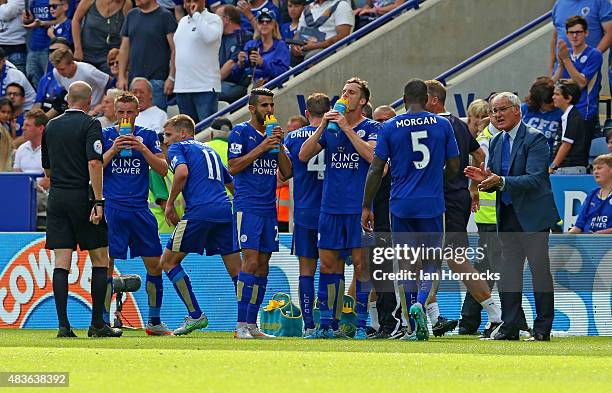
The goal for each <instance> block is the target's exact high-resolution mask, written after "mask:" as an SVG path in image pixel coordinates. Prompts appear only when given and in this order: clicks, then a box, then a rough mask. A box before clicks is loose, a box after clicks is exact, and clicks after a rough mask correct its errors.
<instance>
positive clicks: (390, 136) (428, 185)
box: [374, 112, 459, 218]
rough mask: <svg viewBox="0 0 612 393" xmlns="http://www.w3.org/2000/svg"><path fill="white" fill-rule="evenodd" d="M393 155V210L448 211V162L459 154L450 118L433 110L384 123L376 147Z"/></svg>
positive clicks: (423, 214) (410, 214)
mask: <svg viewBox="0 0 612 393" xmlns="http://www.w3.org/2000/svg"><path fill="white" fill-rule="evenodd" d="M374 153H375V154H376V156H377V157H378V158H380V159H381V160H383V161H386V160H387V159H391V162H390V166H391V179H392V180H391V199H390V202H389V208H390V210H391V213H392V214H393V215H395V216H397V217H401V218H432V217H437V216H440V215H442V213H444V165H445V163H446V160H448V159H449V158H452V157H457V156H458V155H459V148H458V147H457V141H456V140H455V135H454V133H453V128H452V126H451V124H450V122H449V121H448V120H447V119H445V118H443V117H441V116H437V115H434V114H433V113H430V112H417V113H406V114H402V115H399V116H396V117H394V118H392V119H390V120H387V121H386V122H384V123H383V126H382V130H381V131H380V132H379V133H378V142H377V144H376V149H375V151H374Z"/></svg>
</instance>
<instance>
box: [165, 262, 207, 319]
mask: <svg viewBox="0 0 612 393" xmlns="http://www.w3.org/2000/svg"><path fill="white" fill-rule="evenodd" d="M166 275H167V276H168V278H169V279H170V281H172V285H174V289H175V290H176V293H177V294H178V295H179V297H180V298H181V300H182V301H183V303H184V304H185V306H186V307H187V311H189V316H190V317H191V318H194V319H195V318H200V316H202V310H200V305H199V304H198V301H197V299H196V297H195V295H194V293H193V288H192V287H191V280H190V279H189V276H188V275H187V273H185V270H183V267H182V266H181V265H178V266H175V267H174V269H172V270H170V271H169V272H168V273H166Z"/></svg>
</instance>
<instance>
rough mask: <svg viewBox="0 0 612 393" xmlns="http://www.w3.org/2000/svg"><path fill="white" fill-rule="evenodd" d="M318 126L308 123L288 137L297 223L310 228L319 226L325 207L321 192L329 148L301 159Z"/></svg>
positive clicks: (288, 152) (286, 143)
mask: <svg viewBox="0 0 612 393" xmlns="http://www.w3.org/2000/svg"><path fill="white" fill-rule="evenodd" d="M316 130H317V127H314V126H306V127H303V128H300V129H299V130H295V131H291V132H290V133H288V134H287V136H286V137H285V147H286V148H287V155H288V156H289V158H291V164H292V166H293V201H294V212H293V216H294V220H295V223H296V224H298V225H301V226H303V227H305V228H309V229H317V228H318V221H319V211H320V210H321V193H322V191H323V178H324V175H325V150H322V151H321V152H319V154H317V155H316V156H314V157H312V158H311V159H310V160H308V163H304V162H302V161H300V159H299V158H298V156H299V154H300V149H301V148H302V145H303V144H304V142H305V141H306V139H308V138H310V136H311V135H312V134H314V133H315V131H316Z"/></svg>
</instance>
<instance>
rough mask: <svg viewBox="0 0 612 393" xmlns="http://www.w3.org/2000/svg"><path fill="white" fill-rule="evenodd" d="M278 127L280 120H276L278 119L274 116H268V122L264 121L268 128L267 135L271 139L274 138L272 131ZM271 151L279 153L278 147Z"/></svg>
mask: <svg viewBox="0 0 612 393" xmlns="http://www.w3.org/2000/svg"><path fill="white" fill-rule="evenodd" d="M277 125H278V120H276V117H274V115H267V116H266V120H265V121H264V126H265V127H266V135H267V136H269V137H270V136H272V130H273V129H274V127H276V126H277ZM269 151H270V153H278V147H275V148H273V149H270V150H269Z"/></svg>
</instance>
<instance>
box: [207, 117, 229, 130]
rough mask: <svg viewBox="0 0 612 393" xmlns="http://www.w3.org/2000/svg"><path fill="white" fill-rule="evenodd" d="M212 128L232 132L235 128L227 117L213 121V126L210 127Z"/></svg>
mask: <svg viewBox="0 0 612 393" xmlns="http://www.w3.org/2000/svg"><path fill="white" fill-rule="evenodd" d="M210 128H212V129H213V130H216V131H226V132H230V131H231V130H232V128H233V126H232V121H231V120H230V119H228V118H227V117H217V118H216V119H215V120H213V122H212V124H211V125H210Z"/></svg>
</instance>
